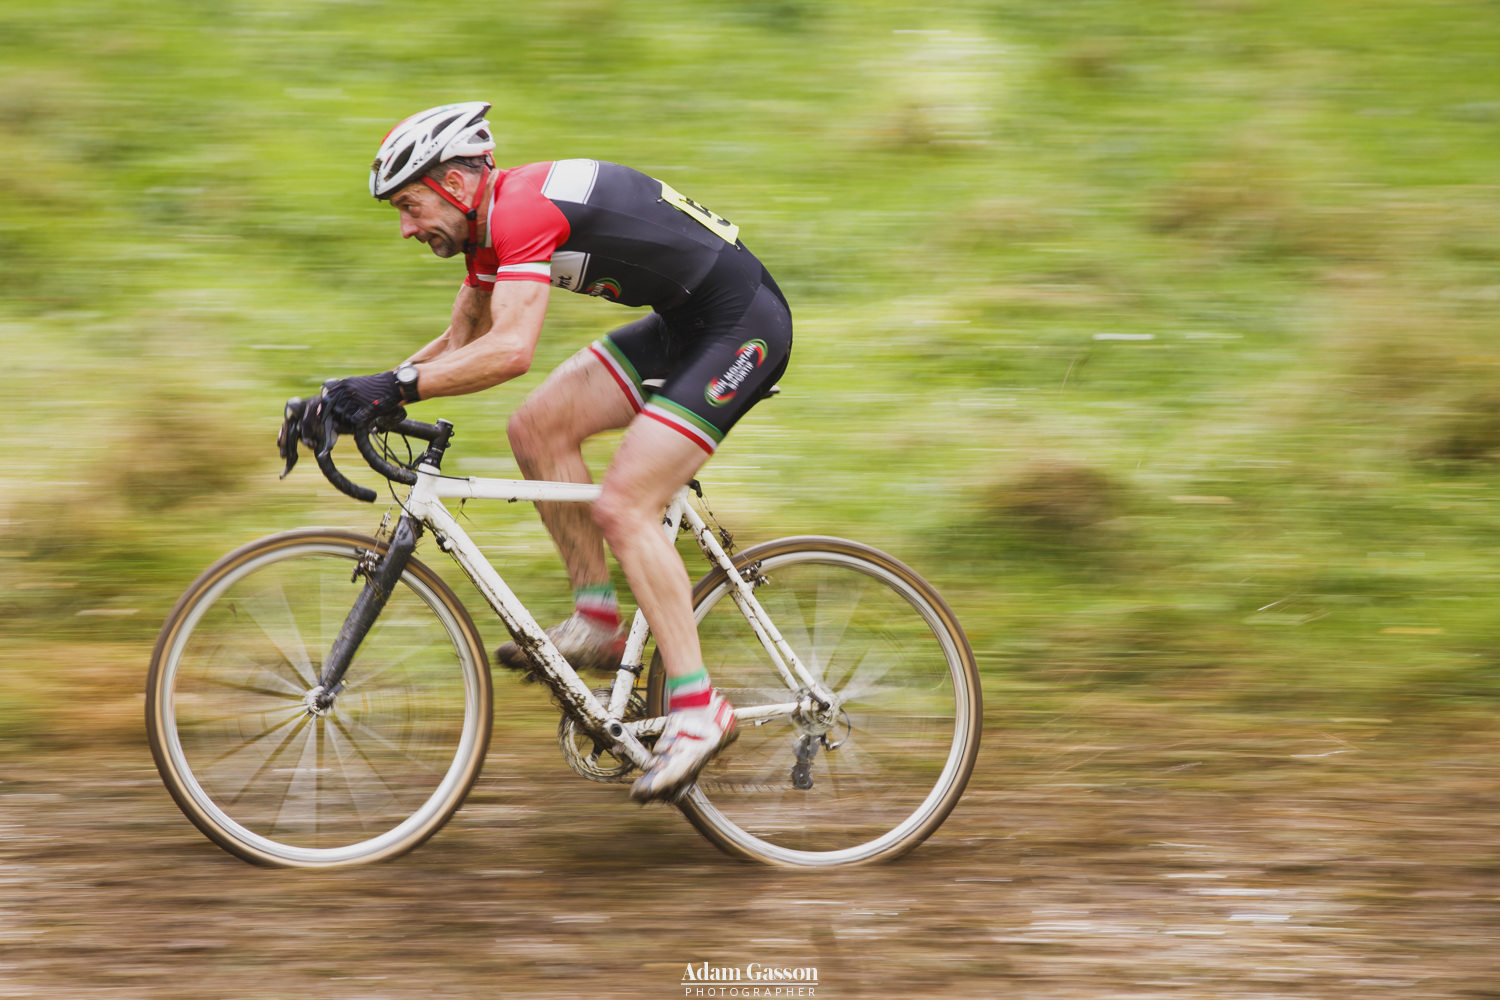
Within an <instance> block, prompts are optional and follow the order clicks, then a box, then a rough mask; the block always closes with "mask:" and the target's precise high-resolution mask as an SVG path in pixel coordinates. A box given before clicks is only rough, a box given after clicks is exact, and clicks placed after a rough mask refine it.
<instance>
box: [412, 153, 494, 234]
mask: <svg viewBox="0 0 1500 1000" xmlns="http://www.w3.org/2000/svg"><path fill="white" fill-rule="evenodd" d="M485 158H486V159H489V157H485ZM422 183H424V184H426V185H427V186H428V187H430V188H432V189H433V190H434V191H436V192H437V193H438V195H439V196H440V197H441V198H442V199H443V200H444V201H446V202H448V204H450V205H452V206H453V207H454V208H456V209H458V210H459V211H460V212H462V213H464V218H466V219H468V220H469V239H468V241H467V242H465V243H464V256H465V257H473V256H474V253H475V251H476V250H478V249H479V203H480V202H481V201H483V200H484V189H485V188H486V187H488V186H489V183H490V168H489V166H488V165H486V166H485V168H484V172H483V173H481V174H480V175H479V190H477V191H475V192H474V204H472V205H465V204H464V203H463V202H461V201H459V200H458V199H457V198H455V197H453V194H452V192H450V191H449V190H448V189H447V188H445V187H443V186H442V185H441V184H439V183H438V182H437V181H435V180H433V179H432V178H431V177H427V176H423V178H422Z"/></svg>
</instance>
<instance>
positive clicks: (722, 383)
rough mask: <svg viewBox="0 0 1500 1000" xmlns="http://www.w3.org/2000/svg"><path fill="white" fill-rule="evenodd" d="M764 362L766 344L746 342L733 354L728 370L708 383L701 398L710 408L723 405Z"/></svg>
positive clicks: (763, 342) (760, 341)
mask: <svg viewBox="0 0 1500 1000" xmlns="http://www.w3.org/2000/svg"><path fill="white" fill-rule="evenodd" d="M765 360H766V342H765V341H764V340H747V341H746V342H745V343H743V344H741V345H740V349H739V350H738V351H736V352H735V353H734V361H733V362H732V363H731V364H730V366H729V370H728V371H726V372H725V373H724V374H723V375H720V376H719V377H718V378H716V379H714V380H713V381H712V382H710V383H708V388H707V389H705V390H704V391H703V398H704V399H706V400H708V405H710V406H723V405H725V404H726V403H728V402H729V401H730V400H731V399H733V398H734V397H735V395H736V394H737V393H738V392H739V388H740V386H742V385H744V384H745V379H747V378H749V377H750V373H751V372H753V371H755V369H757V368H759V367H760V366H761V363H762V362H763V361H765Z"/></svg>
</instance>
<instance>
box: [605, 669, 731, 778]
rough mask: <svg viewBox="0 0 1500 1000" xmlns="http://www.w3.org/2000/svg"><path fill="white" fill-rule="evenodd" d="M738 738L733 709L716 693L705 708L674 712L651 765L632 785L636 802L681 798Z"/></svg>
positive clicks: (659, 741)
mask: <svg viewBox="0 0 1500 1000" xmlns="http://www.w3.org/2000/svg"><path fill="white" fill-rule="evenodd" d="M739 735H740V734H739V731H738V730H737V729H736V728H735V725H734V706H733V705H731V704H729V702H728V701H726V700H725V699H724V697H723V696H722V695H720V694H719V693H718V692H717V691H715V692H714V693H713V696H712V697H711V698H710V699H709V702H708V706H707V707H706V708H691V709H684V710H682V711H677V712H673V713H672V714H671V715H669V716H667V726H666V729H664V730H663V731H662V734H661V738H660V739H659V740H657V741H656V756H655V757H653V758H652V759H651V766H650V767H648V768H647V769H646V773H645V774H643V775H641V776H640V777H639V778H637V779H636V782H635V784H633V785H631V786H630V797H631V798H632V799H635V800H636V801H637V802H657V801H660V800H662V799H676V798H679V797H680V796H682V795H683V794H684V793H685V792H686V791H687V790H688V789H689V788H691V787H692V784H693V782H694V781H697V780H698V775H699V774H701V773H702V772H703V768H704V767H705V766H707V764H708V762H709V761H711V760H713V758H714V755H715V754H717V753H718V752H719V751H720V750H723V749H724V748H725V747H727V746H729V744H731V743H733V742H734V741H735V740H736V739H738V738H739Z"/></svg>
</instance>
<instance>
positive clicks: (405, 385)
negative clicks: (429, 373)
mask: <svg viewBox="0 0 1500 1000" xmlns="http://www.w3.org/2000/svg"><path fill="white" fill-rule="evenodd" d="M396 385H397V387H398V388H400V390H401V402H402V403H415V402H417V401H418V400H420V399H421V398H422V397H421V396H420V395H419V394H418V393H417V366H416V365H414V364H412V363H411V362H410V361H403V362H401V366H400V367H399V368H397V369H396Z"/></svg>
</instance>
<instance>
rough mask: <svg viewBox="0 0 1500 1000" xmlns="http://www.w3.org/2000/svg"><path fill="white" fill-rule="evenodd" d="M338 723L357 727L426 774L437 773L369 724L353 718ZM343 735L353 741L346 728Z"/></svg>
mask: <svg viewBox="0 0 1500 1000" xmlns="http://www.w3.org/2000/svg"><path fill="white" fill-rule="evenodd" d="M340 724H348V725H352V726H354V728H356V729H358V730H359V731H360V732H362V733H364V734H365V735H367V736H369V737H370V739H372V740H374V741H375V742H376V743H379V744H380V745H381V746H382V747H384V748H385V749H387V750H389V751H390V752H391V753H394V754H398V755H400V756H402V757H405V758H406V759H407V760H409V761H411V762H412V763H413V764H415V765H417V766H418V767H420V768H421V769H422V770H424V771H426V772H427V773H428V774H436V773H437V772H436V771H434V770H433V769H432V767H431V766H430V765H428V764H427V763H426V762H425V761H423V760H419V759H418V758H416V757H413V756H412V755H411V754H409V753H407V752H406V751H405V750H403V749H401V748H400V747H398V746H397V745H396V744H394V743H392V742H391V741H390V740H388V739H386V738H385V737H384V736H382V735H380V734H379V733H377V732H376V731H375V730H373V729H371V728H370V727H369V726H367V725H365V724H364V723H362V722H360V721H359V720H357V719H353V718H349V719H341V720H340ZM344 735H345V736H348V737H349V738H350V742H353V737H352V736H351V735H350V733H349V732H348V731H347V729H346V730H345V732H344ZM367 759H368V758H367Z"/></svg>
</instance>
